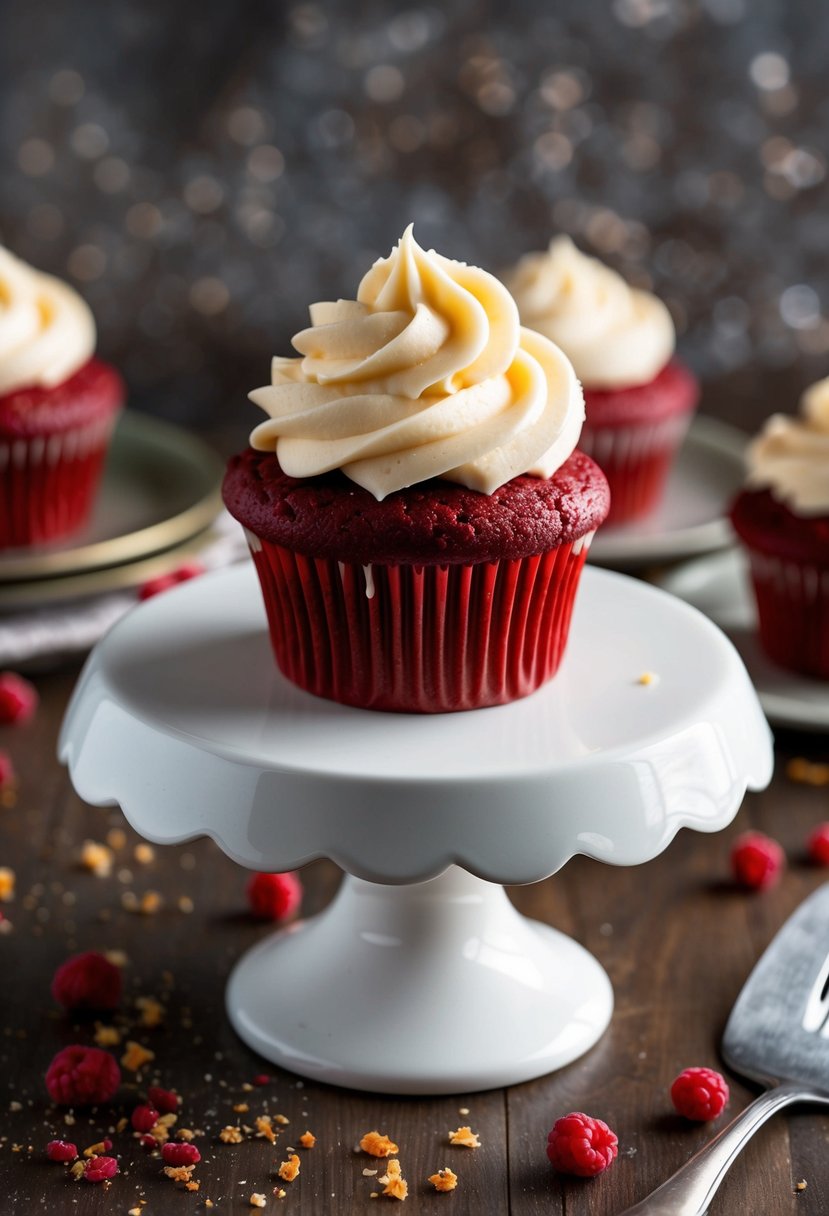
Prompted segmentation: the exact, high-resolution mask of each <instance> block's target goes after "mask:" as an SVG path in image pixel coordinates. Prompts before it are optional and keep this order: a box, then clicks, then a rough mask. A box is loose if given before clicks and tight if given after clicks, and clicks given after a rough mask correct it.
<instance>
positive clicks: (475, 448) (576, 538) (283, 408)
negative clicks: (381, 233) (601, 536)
mask: <svg viewBox="0 0 829 1216" xmlns="http://www.w3.org/2000/svg"><path fill="white" fill-rule="evenodd" d="M311 320H312V325H311V327H310V328H309V329H306V330H303V331H302V332H301V333H299V334H297V335H296V337H295V338H294V345H295V347H296V349H297V350H299V351H300V352H301V354H302V356H303V357H301V358H298V359H296V358H295V359H275V360H274V363H273V383H272V384H271V385H270V386H268V387H266V388H263V389H259V390H257V391H256V392H254V393H252V394H251V397H252V399H253V400H254V401H255V402H256V403H257V404H258V405H260V406H261V407H262V408H263V409H265V410H266V411H267V413H268V414H269V415H270V417H269V419H268V421H266V422H264V423H262V424H261V425H260V426H259V427H257V428H256V430H255V431H254V432H253V434H252V436H251V442H252V445H253V449H254V450H250V451H248V452H246V453H243V454H242V455H241V456H239V457H236V458H235V459H233V460H232V461H231V463H230V467H229V470H228V474H227V477H226V479H225V487H224V494H225V502H226V503H227V506H228V508H229V510H230V511H231V513H232V514H233V515H235V516H236V518H237V519H238V520H239V521H240V522H241V523H242V524H243V525H244V527H245V528H246V530H247V532H248V537H249V541H250V546H251V550H252V553H253V557H254V561H255V563H256V568H257V570H258V572H259V576H260V580H261V583H262V588H263V592H264V597H265V606H266V609H267V612H268V620H269V625H270V630H271V638H272V641H273V646H274V651H275V655H276V659H277V662H278V664H279V666H280V667H281V669H282V670H283V672H284V673H285V674H286V675H287V676H288V677H289V678H290V679H292V680H293V681H294V682H295V683H297V684H299V685H300V686H301V687H303V688H305V689H307V690H308V691H311V692H315V693H317V694H318V695H321V696H327V697H331V698H333V699H334V700H337V701H342V702H345V703H348V704H353V705H360V706H365V707H371V708H376V709H393V710H404V711H410V712H441V711H449V710H459V709H471V708H476V707H479V706H483V705H494V704H500V703H503V702H505V701H511V700H514V699H515V698H517V697H520V696H525V695H526V694H527V693H529V692H532V691H533V690H534V689H535V688H537V687H538V686H539V685H540V684H541V683H543V682H544V681H545V680H547V679H549V678H550V676H551V675H552V674H553V673H554V672H555V670H556V668H557V667H558V664H559V662H560V660H561V657H562V653H563V650H564V645H565V642H566V638H567V632H568V628H569V623H570V614H571V612H572V607H573V601H574V597H575V592H576V586H577V583H578V578H579V574H580V572H581V568H582V566H583V564H584V560H585V558H586V554H587V548H588V546H589V542H590V539H591V538H592V535H593V533H594V532H595V529H596V528H597V526H598V525H599V524H600V523H601V521H602V520H603V519H604V517H605V515H606V513H607V508H608V491H607V485H606V481H605V479H604V477H603V475H602V474H601V472H600V471H599V470H598V469H597V467H596V466H595V465H594V464H593V462H592V461H590V460H589V459H588V458H587V457H585V456H584V455H583V454H581V453H574V448H575V445H576V442H577V439H578V435H579V431H580V428H581V424H582V419H583V403H582V397H581V392H580V390H579V386H578V382H577V380H576V377H575V375H574V373H573V370H572V367H571V366H570V364H569V362H568V361H567V359H566V358H565V357H564V356H563V355H562V353H561V351H559V350H558V349H557V348H556V347H555V346H554V345H552V343H550V342H549V341H548V340H546V339H545V338H543V337H541V336H539V335H538V334H534V333H531V332H529V331H527V330H522V329H521V328H520V326H519V323H518V313H517V309H516V307H515V304H514V302H513V300H512V298H511V297H510V295H509V293H508V292H507V291H506V289H505V288H504V287H503V286H502V285H501V284H500V283H499V282H498V281H497V280H496V279H494V278H493V277H492V276H491V275H488V274H486V273H485V272H484V271H481V270H478V269H475V268H474V267H469V266H465V265H464V264H462V263H459V262H452V261H450V260H449V259H447V258H444V257H442V256H441V255H439V254H436V253H434V252H431V253H425V252H424V251H423V250H422V249H420V247H419V246H418V245H417V244H416V242H415V240H414V237H413V235H412V231H411V228H410V229H408V230H407V232H406V233H405V234H404V236H403V238H402V239H401V241H400V243H399V245H398V246H397V247H396V249H395V250H394V251H393V252H392V254H391V255H390V256H389V257H388V258H385V259H381V260H380V261H379V262H377V263H376V264H375V265H374V266H373V267H372V268H371V270H369V272H368V274H366V276H365V277H364V278H363V280H362V282H361V284H360V287H359V290H358V293H357V299H356V300H339V301H337V302H336V303H330V304H317V305H314V306H312V308H311Z"/></svg>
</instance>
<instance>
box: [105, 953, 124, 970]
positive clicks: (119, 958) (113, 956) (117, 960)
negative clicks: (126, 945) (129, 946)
mask: <svg viewBox="0 0 829 1216" xmlns="http://www.w3.org/2000/svg"><path fill="white" fill-rule="evenodd" d="M104 958H105V959H106V960H107V962H108V963H112V965H113V967H126V965H127V963H128V962H129V961H130V960H129V955H128V954H127V953H126V951H125V950H107V951H106V952H105V953H104Z"/></svg>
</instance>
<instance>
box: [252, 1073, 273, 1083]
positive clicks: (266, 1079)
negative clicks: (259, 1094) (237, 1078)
mask: <svg viewBox="0 0 829 1216" xmlns="http://www.w3.org/2000/svg"><path fill="white" fill-rule="evenodd" d="M270 1083H271V1076H270V1073H267V1072H258V1073H257V1074H256V1076H255V1077H254V1078H253V1084H254V1085H270Z"/></svg>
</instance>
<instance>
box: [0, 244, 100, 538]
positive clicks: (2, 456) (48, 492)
mask: <svg viewBox="0 0 829 1216" xmlns="http://www.w3.org/2000/svg"><path fill="white" fill-rule="evenodd" d="M94 346H95V324H94V321H93V319H92V314H91V313H90V311H89V309H88V308H87V306H86V304H85V303H84V302H83V300H81V298H80V296H78V295H77V294H76V293H75V292H74V291H72V290H71V288H69V287H67V286H66V285H65V284H64V283H61V282H60V281H59V280H57V279H53V278H51V277H50V276H49V275H44V274H41V273H39V272H38V271H35V270H32V269H31V268H30V267H28V266H26V265H24V263H22V262H20V261H18V259H17V258H14V257H13V256H12V255H11V254H10V253H9V252H8V251H7V250H5V249H0V474H2V476H0V487H1V488H0V548H3V549H7V548H15V547H23V546H30V545H39V544H48V543H50V542H53V541H58V540H62V539H63V538H64V537H66V536H68V535H69V534H71V533H72V532H74V531H75V530H76V529H78V528H80V527H82V526H83V524H84V523H85V522H86V520H87V518H88V516H89V512H90V510H91V507H92V503H93V500H94V496H95V491H96V489H97V486H98V482H99V479H100V474H101V470H102V467H103V463H104V459H105V456H106V451H107V447H108V445H109V440H110V437H111V435H112V430H113V427H114V424H115V419H116V416H117V413H118V410H119V409H120V407H121V404H122V402H123V397H124V390H123V384H122V382H121V379H120V377H119V376H118V374H117V373H116V372H115V371H114V370H113V369H112V368H110V367H108V366H107V365H106V364H104V363H101V362H100V361H99V360H96V359H94V358H93V357H92V353H93V350H94Z"/></svg>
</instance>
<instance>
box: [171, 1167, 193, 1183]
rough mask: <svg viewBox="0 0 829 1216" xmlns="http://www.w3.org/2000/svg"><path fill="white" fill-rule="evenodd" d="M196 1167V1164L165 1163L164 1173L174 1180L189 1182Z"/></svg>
mask: <svg viewBox="0 0 829 1216" xmlns="http://www.w3.org/2000/svg"><path fill="white" fill-rule="evenodd" d="M195 1168H196V1167H195V1165H165V1166H164V1173H165V1174H166V1175H167V1177H168V1178H171V1179H172V1180H173V1182H189V1181H190V1179H191V1178H192V1176H193V1170H194V1169H195Z"/></svg>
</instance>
